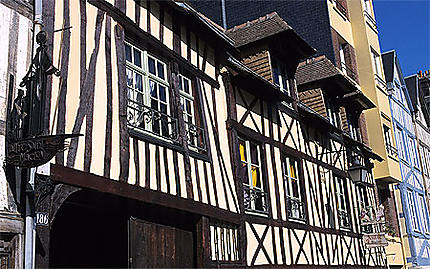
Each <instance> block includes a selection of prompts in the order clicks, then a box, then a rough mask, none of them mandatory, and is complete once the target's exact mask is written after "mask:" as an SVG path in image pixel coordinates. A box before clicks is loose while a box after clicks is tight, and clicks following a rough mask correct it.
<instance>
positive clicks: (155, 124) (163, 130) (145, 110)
mask: <svg viewBox="0 0 430 269" xmlns="http://www.w3.org/2000/svg"><path fill="white" fill-rule="evenodd" d="M127 121H128V124H129V126H130V127H132V128H135V129H137V130H140V131H143V132H146V133H149V134H152V135H155V136H158V137H162V138H164V139H168V140H171V141H178V120H177V119H175V118H173V117H171V116H169V115H167V114H165V113H162V112H160V111H158V110H156V109H153V108H151V107H148V106H145V105H143V104H141V103H139V102H136V101H133V100H130V99H129V100H128V109H127Z"/></svg>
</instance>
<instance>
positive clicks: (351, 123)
mask: <svg viewBox="0 0 430 269" xmlns="http://www.w3.org/2000/svg"><path fill="white" fill-rule="evenodd" d="M346 121H347V123H348V130H349V135H350V136H351V137H352V138H353V139H355V140H357V141H361V134H360V129H359V128H358V126H357V119H356V117H354V116H353V115H352V114H351V113H346Z"/></svg>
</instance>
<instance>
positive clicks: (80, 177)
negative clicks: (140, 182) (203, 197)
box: [51, 164, 240, 224]
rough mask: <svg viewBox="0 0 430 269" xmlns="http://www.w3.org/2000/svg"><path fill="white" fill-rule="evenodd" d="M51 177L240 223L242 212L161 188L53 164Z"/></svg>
mask: <svg viewBox="0 0 430 269" xmlns="http://www.w3.org/2000/svg"><path fill="white" fill-rule="evenodd" d="M51 177H52V180H53V181H56V182H61V183H64V184H68V185H72V186H77V187H81V188H87V189H91V190H97V191H100V192H104V193H110V194H114V195H118V196H122V197H126V198H130V199H134V200H138V201H142V202H145V203H151V204H157V205H160V206H165V207H170V208H175V209H178V210H183V211H188V212H191V213H195V214H199V215H205V216H207V217H212V218H216V219H220V220H224V221H227V222H230V223H232V224H240V215H239V214H236V213H232V212H230V211H227V210H224V209H220V208H217V207H214V206H211V205H206V204H202V203H199V202H195V201H193V200H189V199H184V198H180V197H175V196H172V195H169V194H166V193H162V192H159V191H154V190H150V189H145V188H142V187H136V186H134V185H131V184H128V183H126V182H121V181H117V180H113V179H108V178H105V177H102V176H97V175H94V174H91V173H86V172H83V171H79V170H76V169H73V168H68V167H65V166H61V165H57V164H51Z"/></svg>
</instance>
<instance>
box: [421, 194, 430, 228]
mask: <svg viewBox="0 0 430 269" xmlns="http://www.w3.org/2000/svg"><path fill="white" fill-rule="evenodd" d="M418 203H419V207H420V209H421V223H422V231H423V232H425V233H430V230H429V220H428V213H427V207H426V204H425V200H424V196H423V195H418Z"/></svg>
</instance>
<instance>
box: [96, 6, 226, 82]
mask: <svg viewBox="0 0 430 269" xmlns="http://www.w3.org/2000/svg"><path fill="white" fill-rule="evenodd" d="M88 3H90V4H92V5H93V6H95V7H97V8H99V9H101V10H103V11H104V12H106V14H107V15H109V16H110V17H112V19H114V20H115V21H117V22H118V23H119V24H121V25H122V26H123V27H124V29H125V32H129V33H131V34H133V35H135V36H137V37H139V38H141V40H140V41H142V42H143V45H144V46H147V47H149V48H150V49H151V50H152V51H157V52H159V53H161V54H162V55H165V56H167V57H168V58H169V59H170V60H172V61H174V62H177V63H178V64H179V65H180V66H181V67H183V68H185V69H186V70H187V71H188V72H190V73H192V74H195V75H196V76H198V77H200V78H201V79H202V80H204V81H205V82H207V83H209V84H210V85H211V86H213V87H215V88H219V86H220V85H219V83H218V82H217V81H216V80H215V79H213V78H212V77H210V76H209V75H207V74H206V73H205V72H203V71H202V70H200V69H198V68H197V67H195V66H194V65H192V64H191V63H189V62H188V61H187V60H186V59H185V58H183V57H182V56H180V55H178V54H177V53H176V52H174V51H173V50H171V49H169V48H168V47H167V46H166V45H164V43H162V42H161V41H160V40H158V39H156V38H155V37H153V36H152V35H151V34H149V33H147V32H145V31H144V30H142V29H141V28H140V27H139V26H137V25H136V24H135V23H134V22H133V21H132V20H131V19H130V18H128V17H127V16H126V15H125V14H124V13H123V12H122V11H121V10H119V9H118V8H117V7H114V6H113V5H112V4H110V3H108V2H106V1H104V0H88Z"/></svg>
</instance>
